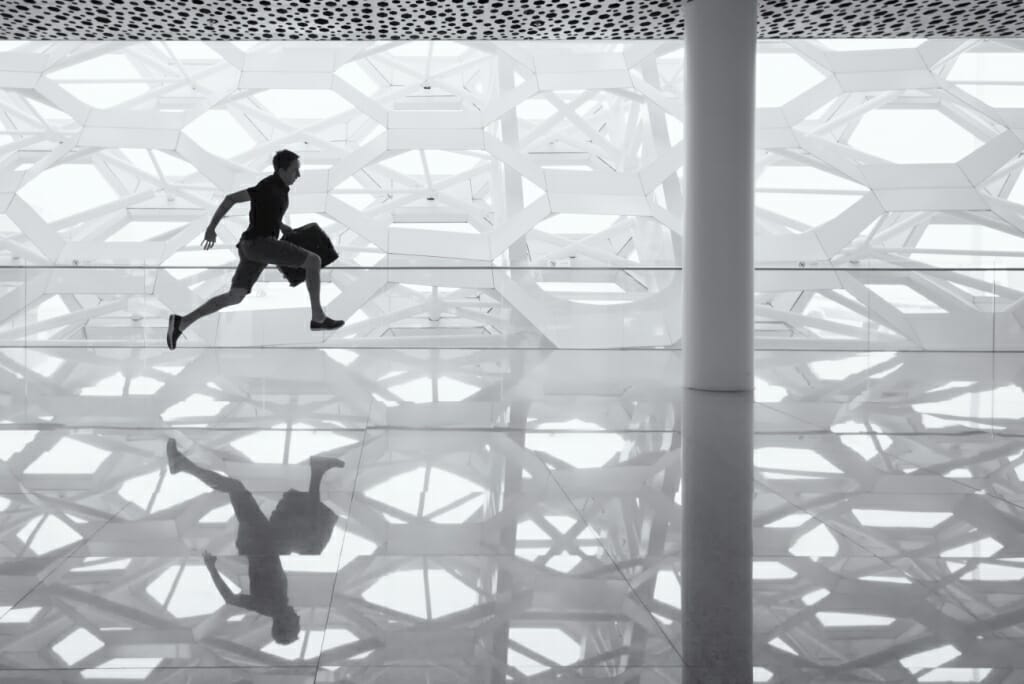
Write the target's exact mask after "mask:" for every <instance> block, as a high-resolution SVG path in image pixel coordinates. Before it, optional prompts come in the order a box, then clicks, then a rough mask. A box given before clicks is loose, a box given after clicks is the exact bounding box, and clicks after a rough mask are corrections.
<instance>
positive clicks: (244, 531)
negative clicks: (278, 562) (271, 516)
mask: <svg viewBox="0 0 1024 684" xmlns="http://www.w3.org/2000/svg"><path fill="white" fill-rule="evenodd" d="M231 506H232V508H234V509H235V517H236V518H237V519H238V537H237V538H236V539H235V546H236V547H237V548H238V553H240V554H242V555H243V556H252V555H261V554H266V553H272V552H273V547H274V540H273V539H271V536H270V522H269V521H268V520H267V517H266V516H265V515H263V511H262V510H261V509H260V505H259V504H258V503H256V498H255V497H254V496H253V495H252V494H251V493H250V492H249V491H247V490H245V489H242V490H240V491H236V492H231Z"/></svg>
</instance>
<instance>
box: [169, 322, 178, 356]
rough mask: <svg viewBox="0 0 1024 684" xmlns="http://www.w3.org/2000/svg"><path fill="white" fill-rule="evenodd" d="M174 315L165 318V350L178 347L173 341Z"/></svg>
mask: <svg viewBox="0 0 1024 684" xmlns="http://www.w3.org/2000/svg"><path fill="white" fill-rule="evenodd" d="M174 328H175V325H174V314H171V315H170V316H169V317H168V318H167V348H168V349H170V350H174V349H175V348H176V347H177V346H178V345H177V343H176V340H175V339H174Z"/></svg>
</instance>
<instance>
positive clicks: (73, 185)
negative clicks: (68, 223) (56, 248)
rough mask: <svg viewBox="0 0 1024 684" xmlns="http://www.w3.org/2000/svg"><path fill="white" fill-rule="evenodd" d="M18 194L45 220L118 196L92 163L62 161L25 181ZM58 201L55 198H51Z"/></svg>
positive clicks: (49, 220)
mask: <svg viewBox="0 0 1024 684" xmlns="http://www.w3.org/2000/svg"><path fill="white" fill-rule="evenodd" d="M18 195H20V196H21V198H22V199H23V200H25V202H27V203H28V205H29V206H30V207H32V209H34V210H35V211H36V213H38V214H39V215H40V216H41V217H42V218H43V220H44V221H48V222H53V221H60V220H61V219H64V218H67V217H69V216H73V215H75V214H78V213H81V212H84V211H88V210H89V209H95V208H96V207H100V206H103V205H104V204H109V203H111V202H115V201H117V200H119V199H121V195H120V194H119V193H118V192H116V191H115V190H114V188H113V187H111V185H110V183H108V182H107V180H106V179H105V178H104V177H103V176H102V175H100V172H99V171H98V170H96V167H94V166H93V165H92V164H61V165H59V166H54V167H51V168H49V169H47V170H45V171H43V172H42V173H40V174H39V175H38V176H36V177H35V178H33V179H32V180H30V181H29V182H28V183H25V184H24V185H23V186H21V187H20V188H19V189H18ZM55 197H59V198H60V201H59V202H55V201H54V198H55Z"/></svg>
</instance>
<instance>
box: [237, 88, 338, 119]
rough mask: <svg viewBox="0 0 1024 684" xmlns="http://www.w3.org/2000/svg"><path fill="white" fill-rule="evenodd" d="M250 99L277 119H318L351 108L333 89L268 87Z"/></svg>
mask: <svg viewBox="0 0 1024 684" xmlns="http://www.w3.org/2000/svg"><path fill="white" fill-rule="evenodd" d="M252 99H253V100H255V101H256V102H258V103H259V104H260V105H261V106H262V107H263V108H264V109H265V110H267V112H268V113H269V114H270V115H271V116H273V117H275V118H278V119H293V120H302V119H309V120H317V121H319V120H323V119H329V118H331V117H335V116H338V115H339V114H344V113H345V112H347V111H349V110H350V109H352V103H351V102H349V101H348V100H346V99H345V98H344V97H342V96H341V95H339V94H338V93H336V92H335V91H333V90H301V89H294V90H293V89H287V90H284V89H270V90H264V91H261V92H259V93H256V94H255V95H253V96H252Z"/></svg>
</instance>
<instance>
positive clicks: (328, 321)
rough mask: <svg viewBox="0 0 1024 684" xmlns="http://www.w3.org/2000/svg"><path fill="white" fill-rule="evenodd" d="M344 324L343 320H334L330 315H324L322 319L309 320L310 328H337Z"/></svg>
mask: <svg viewBox="0 0 1024 684" xmlns="http://www.w3.org/2000/svg"><path fill="white" fill-rule="evenodd" d="M343 325H345V321H336V320H334V319H333V318H331V317H330V316H324V320H322V321H319V322H317V321H310V322H309V329H310V330H337V329H338V328H340V327H341V326H343Z"/></svg>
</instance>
